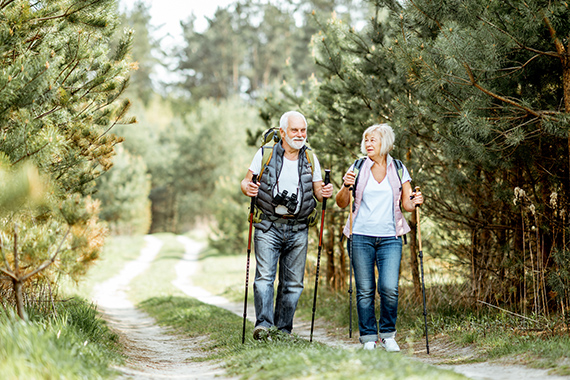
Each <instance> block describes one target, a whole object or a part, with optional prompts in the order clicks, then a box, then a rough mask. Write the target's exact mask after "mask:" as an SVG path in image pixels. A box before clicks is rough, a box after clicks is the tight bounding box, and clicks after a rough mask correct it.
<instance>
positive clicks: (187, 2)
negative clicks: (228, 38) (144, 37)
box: [120, 0, 235, 44]
mask: <svg viewBox="0 0 570 380" xmlns="http://www.w3.org/2000/svg"><path fill="white" fill-rule="evenodd" d="M136 1H137V0H120V7H121V9H122V10H124V9H131V8H132V6H133V4H134V3H135V2H136ZM234 1H235V0H207V1H205V0H144V3H146V4H150V14H151V16H152V21H151V22H152V25H154V26H156V27H160V29H159V31H158V34H159V35H160V36H166V35H167V34H170V35H171V36H172V38H174V40H175V41H177V40H179V39H181V33H182V29H181V28H180V21H184V20H187V19H188V17H190V15H191V14H194V15H195V16H196V28H197V29H198V30H204V29H205V28H206V26H207V20H206V17H212V16H213V15H214V12H216V9H217V8H218V7H226V6H228V5H229V4H231V3H233V2H234ZM165 42H166V43H167V44H169V43H170V42H171V41H165Z"/></svg>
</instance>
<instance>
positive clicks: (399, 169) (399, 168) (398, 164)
mask: <svg viewBox="0 0 570 380" xmlns="http://www.w3.org/2000/svg"><path fill="white" fill-rule="evenodd" d="M394 165H395V166H396V173H398V179H399V180H400V191H401V190H402V176H403V175H404V164H402V161H400V160H397V159H395V158H394Z"/></svg>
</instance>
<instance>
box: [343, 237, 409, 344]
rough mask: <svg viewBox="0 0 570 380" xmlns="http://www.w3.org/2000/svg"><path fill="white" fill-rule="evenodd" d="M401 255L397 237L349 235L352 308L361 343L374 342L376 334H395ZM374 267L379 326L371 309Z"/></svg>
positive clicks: (390, 336)
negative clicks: (352, 286)
mask: <svg viewBox="0 0 570 380" xmlns="http://www.w3.org/2000/svg"><path fill="white" fill-rule="evenodd" d="M348 244H350V241H349V242H348ZM401 258H402V238H401V237H382V238H381V237H373V236H364V235H353V236H352V265H353V268H354V279H355V283H356V308H357V310H358V327H359V330H360V342H361V343H366V342H371V341H372V342H374V341H378V338H379V337H380V338H393V337H394V336H395V335H396V319H397V316H398V279H399V275H400V260H401ZM375 266H376V267H377V268H378V294H379V295H380V321H379V325H380V328H379V329H378V324H377V321H376V314H375V311H374V298H375V293H376V284H375V275H374V267H375ZM378 331H380V336H378Z"/></svg>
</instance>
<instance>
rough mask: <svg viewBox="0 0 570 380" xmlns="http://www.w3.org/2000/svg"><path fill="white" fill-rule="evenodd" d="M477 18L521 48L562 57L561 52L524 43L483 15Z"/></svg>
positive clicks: (549, 55)
mask: <svg viewBox="0 0 570 380" xmlns="http://www.w3.org/2000/svg"><path fill="white" fill-rule="evenodd" d="M477 18H478V19H479V20H480V21H482V22H484V23H485V24H487V25H489V26H490V27H492V28H494V29H496V30H497V31H499V32H501V33H503V34H504V35H506V36H507V37H509V38H510V39H511V40H512V41H513V42H514V43H515V44H517V45H518V46H519V47H520V48H521V49H523V50H528V51H530V52H533V53H535V54H539V55H545V56H548V57H554V58H562V57H561V55H560V54H558V53H555V52H550V51H541V50H538V49H535V48H532V47H529V46H526V45H525V44H523V43H522V42H520V41H519V40H517V39H516V38H515V37H514V36H513V35H512V34H510V33H509V32H507V31H506V30H503V29H501V28H499V27H498V26H496V25H495V24H493V23H492V22H490V21H488V20H486V19H484V18H483V17H481V16H477Z"/></svg>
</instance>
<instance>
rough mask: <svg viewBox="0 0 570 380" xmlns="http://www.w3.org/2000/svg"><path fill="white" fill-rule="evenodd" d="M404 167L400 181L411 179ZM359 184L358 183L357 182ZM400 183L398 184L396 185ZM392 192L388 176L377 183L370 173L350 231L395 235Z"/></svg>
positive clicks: (369, 234) (365, 233)
mask: <svg viewBox="0 0 570 380" xmlns="http://www.w3.org/2000/svg"><path fill="white" fill-rule="evenodd" d="M411 180H412V179H411V177H410V174H409V172H408V170H407V169H406V167H405V166H404V167H403V172H402V183H405V182H408V181H411ZM359 185H360V184H359ZM399 186H400V184H398V187H399ZM393 203H394V194H393V191H392V186H391V185H390V181H388V176H387V175H386V176H385V177H384V179H383V180H382V182H380V183H378V181H376V179H375V178H374V176H373V175H372V173H370V176H368V183H366V187H365V188H364V193H363V194H362V200H361V201H360V207H359V208H358V214H357V215H356V219H355V220H354V225H353V227H352V233H354V234H358V235H365V236H375V237H388V236H396V225H395V222H394V206H393Z"/></svg>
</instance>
